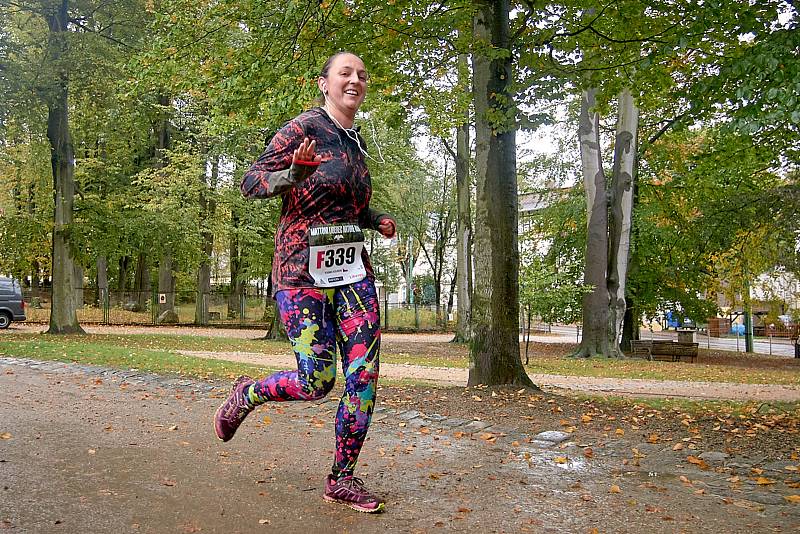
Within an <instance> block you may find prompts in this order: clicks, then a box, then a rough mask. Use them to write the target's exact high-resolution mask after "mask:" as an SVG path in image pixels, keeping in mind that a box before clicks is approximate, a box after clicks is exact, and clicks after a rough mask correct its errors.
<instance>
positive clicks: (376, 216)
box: [358, 207, 397, 239]
mask: <svg viewBox="0 0 800 534" xmlns="http://www.w3.org/2000/svg"><path fill="white" fill-rule="evenodd" d="M358 222H359V224H360V225H361V227H363V228H370V229H372V230H377V231H378V232H380V233H381V235H383V237H385V238H387V239H391V238H393V237H394V234H395V233H396V232H397V223H396V222H395V220H394V217H392V216H391V215H389V214H388V213H386V212H385V211H380V210H376V209H373V208H369V207H368V208H367V209H365V210H364V211H362V212H361V215H360V216H359V218H358Z"/></svg>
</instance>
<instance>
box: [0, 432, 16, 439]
mask: <svg viewBox="0 0 800 534" xmlns="http://www.w3.org/2000/svg"><path fill="white" fill-rule="evenodd" d="M13 437H14V436H12V435H11V434H9V433H8V432H3V433H2V434H0V439H11V438H13Z"/></svg>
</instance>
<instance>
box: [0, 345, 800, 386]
mask: <svg viewBox="0 0 800 534" xmlns="http://www.w3.org/2000/svg"><path fill="white" fill-rule="evenodd" d="M180 350H185V351H204V352H219V353H221V354H220V358H224V357H225V356H224V353H234V352H250V353H263V354H290V347H289V344H288V343H287V342H277V341H266V340H262V339H237V338H224V337H205V336H196V335H164V334H127V335H121V334H87V335H80V336H77V335H69V336H50V335H47V334H36V333H7V332H4V333H2V334H0V354H2V355H6V356H18V357H27V358H34V359H41V360H59V361H78V362H83V363H91V364H96V365H106V366H111V367H123V368H131V367H133V368H136V369H139V370H142V371H151V372H157V373H180V374H186V375H191V376H197V377H202V378H230V377H231V376H235V375H238V374H241V373H242V372H249V373H257V374H259V373H260V372H261V370H264V369H266V368H260V367H256V366H253V365H248V364H240V363H233V362H228V361H222V360H207V359H199V358H194V357H191V356H184V355H181V354H178V351H180ZM570 350H571V346H570V345H568V344H548V343H537V344H534V345H532V350H531V359H530V364H529V365H528V366H527V370H528V372H530V373H539V374H556V375H567V376H586V377H605V378H640V379H648V380H681V381H703V382H734V383H743V384H784V385H800V360H793V359H777V358H767V357H759V356H754V355H748V356H742V355H737V354H736V353H725V352H721V351H714V352H713V353H708V352H707V351H704V350H703V349H701V351H700V357H699V358H698V362H697V363H686V362H648V361H645V360H639V359H630V360H609V359H598V358H591V359H570V358H565V357H564V355H566V354H568V353H569V352H570ZM381 360H382V361H383V362H384V363H389V364H404V363H405V364H412V365H422V366H436V367H460V368H463V367H466V366H467V365H468V360H469V352H468V348H467V347H466V346H464V345H458V344H452V343H424V342H414V343H410V342H384V345H383V349H382V354H381Z"/></svg>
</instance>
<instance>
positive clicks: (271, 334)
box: [264, 277, 289, 341]
mask: <svg viewBox="0 0 800 534" xmlns="http://www.w3.org/2000/svg"><path fill="white" fill-rule="evenodd" d="M267 294H268V295H272V277H270V279H269V281H268V282H267ZM270 300H272V303H271V304H272V322H271V323H270V325H269V329H268V330H267V334H266V335H265V336H264V339H272V340H281V341H284V340H286V339H288V337H289V336H288V334H287V333H286V327H284V326H283V321H281V314H280V311H279V310H278V301H276V300H275V299H270ZM265 311H266V310H265Z"/></svg>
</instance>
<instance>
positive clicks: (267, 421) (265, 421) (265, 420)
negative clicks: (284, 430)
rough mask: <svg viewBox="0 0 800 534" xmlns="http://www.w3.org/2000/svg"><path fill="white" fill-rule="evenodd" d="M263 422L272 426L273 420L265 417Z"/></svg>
mask: <svg viewBox="0 0 800 534" xmlns="http://www.w3.org/2000/svg"><path fill="white" fill-rule="evenodd" d="M261 422H263V423H264V424H265V425H270V424H272V419H271V418H270V416H268V415H265V416H264V418H263V419H261Z"/></svg>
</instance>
